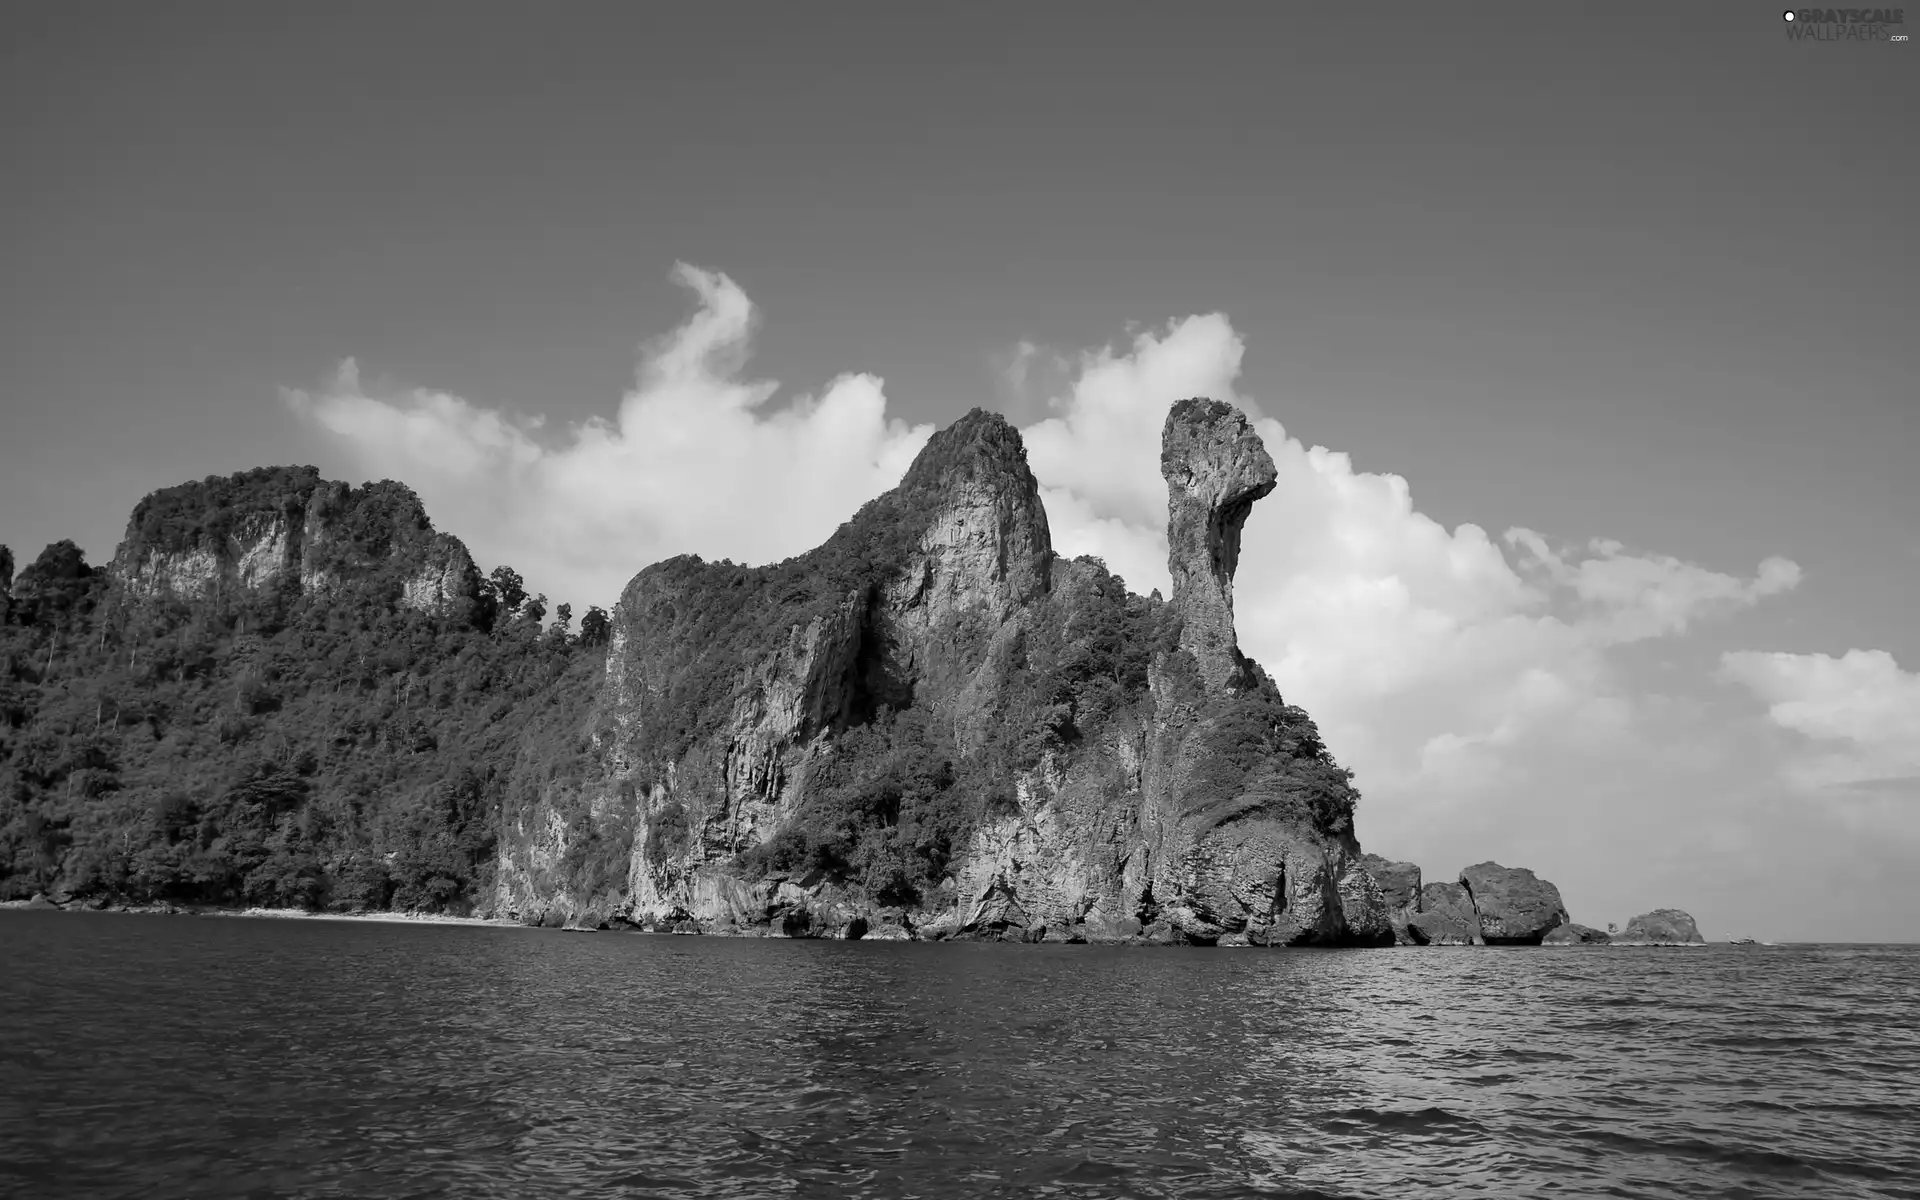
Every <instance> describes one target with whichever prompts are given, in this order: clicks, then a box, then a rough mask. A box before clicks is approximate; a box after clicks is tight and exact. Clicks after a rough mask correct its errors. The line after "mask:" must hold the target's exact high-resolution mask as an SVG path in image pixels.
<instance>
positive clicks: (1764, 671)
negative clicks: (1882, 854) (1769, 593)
mask: <svg viewBox="0 0 1920 1200" xmlns="http://www.w3.org/2000/svg"><path fill="white" fill-rule="evenodd" d="M1720 664H1721V673H1722V675H1723V676H1724V677H1725V678H1727V679H1728V680H1730V681H1732V682H1734V683H1738V684H1741V685H1743V686H1745V687H1746V688H1748V689H1749V690H1751V691H1752V692H1753V693H1754V694H1755V695H1757V696H1758V697H1760V699H1761V700H1763V701H1765V702H1766V703H1767V704H1768V706H1769V707H1768V709H1767V716H1768V718H1769V720H1771V721H1772V723H1773V724H1774V725H1775V726H1778V727H1779V728H1781V729H1784V730H1790V731H1792V732H1793V733H1795V734H1799V735H1801V736H1802V737H1803V738H1805V739H1806V740H1807V742H1808V743H1810V745H1807V746H1805V747H1804V748H1802V749H1800V750H1799V752H1797V753H1795V754H1793V755H1792V756H1791V757H1789V758H1788V760H1787V761H1786V764H1785V773H1786V777H1787V779H1788V781H1789V782H1791V783H1792V784H1793V785H1794V786H1795V787H1796V788H1798V789H1800V790H1802V791H1806V792H1814V793H1828V792H1830V791H1831V790H1833V789H1846V790H1848V791H1851V792H1854V793H1856V794H1855V795H1852V796H1849V797H1846V798H1845V799H1846V801H1847V806H1848V810H1849V811H1853V812H1856V813H1857V812H1859V810H1860V806H1862V805H1864V806H1866V807H1867V808H1868V809H1870V810H1871V811H1870V812H1869V813H1868V814H1867V815H1879V816H1885V817H1890V818H1893V821H1892V824H1894V825H1897V826H1901V827H1906V828H1909V829H1913V830H1915V831H1920V672H1909V671H1903V670H1901V669H1900V665H1899V664H1898V663H1897V662H1895V661H1894V658H1893V655H1891V654H1889V653H1887V652H1886V651H1884V650H1849V651H1847V652H1846V653H1845V654H1844V655H1841V656H1840V657H1839V658H1834V657H1832V656H1830V655H1825V654H1787V653H1766V652H1762V651H1756V650H1740V651H1734V652H1730V653H1727V654H1724V655H1722V656H1721V660H1720ZM1902 801H1904V804H1902Z"/></svg>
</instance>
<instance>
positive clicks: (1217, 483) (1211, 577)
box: [1160, 398, 1278, 693]
mask: <svg viewBox="0 0 1920 1200" xmlns="http://www.w3.org/2000/svg"><path fill="white" fill-rule="evenodd" d="M1160 474H1161V475H1163V476H1165V477H1166V480H1167V567H1168V569H1169V570H1170V571H1171V572H1172V575H1173V605H1174V608H1175V609H1176V610H1177V611H1178V612H1179V613H1180V616H1181V620H1182V622H1183V624H1182V627H1181V631H1180V647H1181V649H1183V650H1186V651H1188V652H1190V653H1191V654H1192V655H1193V656H1194V658H1195V659H1197V660H1198V661H1199V664H1200V677H1201V678H1202V679H1203V680H1205V681H1206V686H1207V690H1208V691H1209V692H1215V693H1219V692H1224V691H1227V690H1229V689H1231V688H1233V687H1235V686H1236V685H1237V684H1238V681H1239V680H1240V679H1241V677H1242V674H1243V672H1244V669H1245V660H1244V659H1242V658H1241V655H1240V645H1239V641H1238V639H1237V638H1236V637H1235V636H1234V632H1233V573H1234V570H1235V568H1236V567H1238V566H1239V565H1240V527H1241V526H1242V525H1244V524H1246V520H1247V514H1248V513H1249V512H1251V511H1253V502H1254V501H1255V500H1258V499H1260V497H1262V496H1264V495H1266V494H1267V493H1268V492H1271V491H1272V490H1273V485H1274V482H1275V480H1276V479H1277V478H1278V474H1277V472H1276V471H1275V470H1274V466H1273V459H1272V458H1271V457H1269V456H1268V454H1267V448H1266V446H1265V445H1264V444H1263V443H1262V442H1261V441H1260V435H1259V434H1257V433H1255V432H1254V431H1253V427H1252V426H1250V425H1248V424H1247V419H1246V417H1245V416H1243V415H1241V413H1240V410H1239V409H1236V408H1234V407H1233V406H1232V405H1230V404H1222V403H1221V402H1219V401H1218V400H1203V399H1198V398H1196V399H1191V400H1182V401H1180V402H1179V403H1177V404H1175V405H1174V406H1173V410H1172V411H1171V412H1169V413H1168V414H1167V423H1166V426H1165V427H1164V428H1163V429H1162V431H1161V434H1160Z"/></svg>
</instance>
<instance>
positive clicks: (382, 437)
mask: <svg viewBox="0 0 1920 1200" xmlns="http://www.w3.org/2000/svg"><path fill="white" fill-rule="evenodd" d="M674 279H675V281H676V282H678V283H680V284H682V285H683V286H685V287H687V288H689V289H690V290H691V291H692V292H693V293H694V295H695V297H696V298H697V299H698V301H699V304H698V307H697V309H696V311H695V312H694V314H693V316H692V317H691V318H689V319H688V320H687V322H686V323H685V324H684V325H682V326H681V327H680V328H679V329H678V330H677V331H675V332H674V333H673V334H671V335H670V336H668V337H665V338H662V339H660V340H658V341H656V342H654V343H652V344H650V345H648V346H646V347H644V348H643V350H642V352H641V355H640V361H639V365H638V369H637V371H636V377H635V383H634V387H633V389H632V390H631V391H629V392H628V393H627V394H626V396H625V397H624V398H623V399H622V400H621V403H620V406H619V409H618V412H617V413H616V415H615V417H614V418H613V419H612V420H610V421H609V420H605V419H596V420H591V421H588V422H585V423H584V424H581V425H578V426H575V427H572V428H570V429H568V430H565V431H564V432H563V433H562V434H561V435H560V436H559V437H557V438H555V439H551V440H544V441H543V440H541V439H540V438H539V437H538V432H539V428H540V421H539V420H538V419H537V418H527V417H522V416H517V415H514V414H511V413H508V412H502V411H496V410H492V409H486V408H482V407H479V406H477V405H475V404H473V403H471V402H469V401H467V400H464V399H461V398H460V397H457V396H449V395H446V394H445V393H440V392H434V391H430V390H427V389H424V388H418V389H412V390H398V389H387V390H381V389H368V388H366V387H364V386H363V385H362V382H361V379H360V373H359V370H358V368H357V365H356V364H355V363H354V362H353V361H352V360H349V361H347V362H346V363H345V364H343V365H342V366H341V368H340V370H339V372H338V374H337V375H336V376H335V377H334V378H333V380H332V381H331V382H330V383H329V384H327V385H326V386H325V387H323V388H320V389H318V390H315V391H300V390H288V391H286V392H285V393H284V397H285V399H286V401H287V403H288V404H289V405H291V406H292V407H293V409H294V410H295V411H296V412H299V413H301V414H303V415H304V416H305V417H307V418H308V419H310V420H311V421H312V422H313V423H315V424H316V425H318V426H319V427H320V428H322V429H324V430H326V431H327V432H329V433H330V434H332V435H334V436H335V437H337V438H338V439H339V440H340V441H341V442H342V443H344V444H345V445H346V446H347V447H348V448H349V449H350V450H351V451H352V452H353V453H354V455H355V456H356V458H357V459H358V461H359V462H360V464H361V465H362V466H363V467H364V468H365V469H366V470H367V472H368V473H369V474H372V475H376V476H379V475H387V476H392V477H394V478H397V479H402V480H405V481H406V482H408V483H409V484H411V485H413V486H414V487H415V488H416V490H418V491H419V492H420V493H421V495H422V497H423V498H424V499H425V500H426V502H427V508H428V511H429V512H430V513H432V514H433V516H434V517H435V519H436V520H437V521H438V522H439V523H440V524H441V525H442V527H445V528H449V529H451V530H452V531H453V532H455V533H457V534H459V535H460V536H461V537H462V538H463V539H464V540H465V541H466V542H467V543H468V545H469V546H470V547H471V549H472V550H473V552H474V555H475V557H476V558H478V559H480V560H481V561H482V562H483V563H500V562H511V563H512V564H513V565H514V566H515V567H516V568H517V569H519V570H520V571H521V573H522V574H523V575H525V576H526V577H527V579H528V581H529V583H530V584H532V585H533V586H535V587H539V588H543V589H546V590H547V591H549V592H551V593H552V595H553V598H554V599H555V600H556V601H558V600H571V601H573V602H574V603H575V604H576V605H581V606H584V605H585V604H587V603H601V604H607V603H611V601H612V600H613V599H614V598H615V597H616V596H618V594H619V592H620V589H621V588H622V587H624V586H625V584H626V582H627V580H628V579H629V578H631V577H632V575H633V573H634V572H635V571H636V570H637V569H639V568H640V567H641V566H644V565H646V564H647V563H650V562H654V561H656V560H658V559H661V558H666V557H670V556H672V555H675V554H682V553H698V554H700V555H702V556H703V557H706V558H710V559H718V558H734V559H738V560H741V561H746V562H755V563H758V562H766V561H770V560H777V559H780V558H783V557H786V556H788V555H791V554H794V553H796V552H798V551H801V550H804V549H806V548H807V547H809V546H812V545H814V544H816V543H818V542H820V541H822V540H824V539H825V538H826V536H827V535H828V534H830V533H832V532H833V530H834V528H835V527H836V526H837V525H838V524H839V523H840V522H841V521H843V520H845V519H846V517H847V516H848V515H849V514H850V513H852V512H853V510H854V509H856V508H858V507H859V506H860V505H861V504H862V503H864V502H865V501H867V500H869V499H871V498H873V497H874V496H875V495H877V494H879V493H880V492H883V491H885V490H886V489H887V488H889V487H891V486H893V484H895V483H896V482H898V481H899V479H900V477H901V476H902V475H903V474H904V473H905V472H906V468H907V466H908V465H909V464H910V463H911V462H912V461H913V456H914V455H915V454H917V453H918V452H919V450H920V448H921V446H923V445H925V444H926V440H927V438H928V436H929V435H930V434H931V433H932V426H924V425H923V426H915V427H909V426H908V425H906V424H905V423H903V422H901V421H898V420H892V419H889V418H888V417H887V414H886V397H885V394H884V391H883V388H882V383H881V381H880V380H879V379H877V378H875V377H874V376H872V375H864V374H848V375H842V376H840V377H839V378H837V379H835V380H833V381H832V382H831V383H829V384H828V385H827V387H826V389H825V390H824V391H822V392H821V393H820V394H819V395H817V396H810V395H803V396H799V397H797V398H796V399H794V400H793V401H792V402H791V403H790V404H788V405H786V406H784V407H778V408H775V407H771V406H770V405H769V403H768V402H769V401H770V400H771V399H772V398H773V397H774V396H775V394H776V393H777V392H778V390H779V389H778V385H777V384H776V383H773V382H771V381H754V380H746V379H742V378H741V377H740V376H741V372H742V370H743V368H744V366H745V363H746V360H747V355H748V351H749V349H750V339H751V335H752V332H753V328H754V324H755V321H756V316H757V314H756V312H755V309H754V306H753V304H752V302H751V301H750V300H749V299H748V298H747V295H746V293H745V292H743V291H742V290H741V289H740V288H739V287H738V286H737V285H736V284H735V283H734V282H733V281H732V280H731V279H729V278H727V277H726V276H725V275H722V274H718V273H716V272H711V271H703V270H700V269H698V268H696V267H691V266H688V265H686V264H680V265H679V266H677V267H676V268H675V270H674Z"/></svg>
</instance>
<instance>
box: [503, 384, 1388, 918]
mask: <svg viewBox="0 0 1920 1200" xmlns="http://www.w3.org/2000/svg"><path fill="white" fill-rule="evenodd" d="M1162 473H1163V475H1164V476H1165V477H1166V479H1167V482H1168V490H1169V521H1168V534H1169V556H1168V557H1169V566H1170V568H1171V570H1172V574H1173V578H1174V587H1173V596H1172V599H1171V600H1170V601H1166V602H1162V601H1160V600H1159V598H1158V597H1157V596H1156V597H1153V598H1150V599H1143V598H1141V597H1139V596H1134V595H1130V594H1129V593H1128V592H1127V591H1126V589H1125V588H1124V586H1123V585H1122V584H1121V582H1120V581H1119V580H1118V579H1116V578H1114V577H1113V576H1112V575H1111V574H1109V573H1108V572H1107V571H1106V570H1105V568H1104V567H1103V566H1102V565H1101V564H1100V563H1099V562H1097V561H1096V560H1091V559H1079V560H1075V561H1071V562H1070V561H1066V560H1063V559H1060V558H1059V557H1057V556H1056V555H1055V554H1054V553H1053V550H1052V542H1051V537H1050V534H1049V531H1048V528H1047V521H1046V513H1045V511H1044V509H1043V508H1042V506H1041V504H1040V498H1039V489H1038V485H1037V484H1036V482H1035V481H1034V478H1033V475H1032V473H1031V471H1030V470H1029V469H1028V467H1027V463H1026V457H1025V452H1024V448H1023V446H1022V444H1021V440H1020V436H1019V434H1018V433H1017V432H1016V431H1015V430H1014V429H1013V428H1012V427H1011V426H1010V425H1008V424H1007V423H1006V422H1005V421H1004V420H1002V419H1001V418H999V417H997V416H993V415H990V414H987V413H984V412H979V411H976V412H974V413H971V414H969V415H968V416H967V417H965V418H964V419H962V420H961V421H959V422H957V423H956V424H955V425H953V426H951V427H949V428H947V429H945V430H942V431H941V432H939V433H938V434H936V435H935V436H934V437H933V439H932V440H931V441H930V442H929V443H928V445H927V447H926V449H925V450H924V451H923V452H922V453H921V454H920V456H919V458H918V459H917V460H916V461H915V462H914V464H913V466H912V468H911V469H910V470H909V471H908V472H907V475H906V477H905V478H904V479H903V480H902V481H901V483H900V486H899V487H897V488H896V489H894V490H893V491H892V492H889V493H888V494H887V495H885V496H882V497H880V498H879V499H878V500H875V501H873V502H872V503H870V504H868V505H867V506H865V507H864V508H863V509H862V510H861V511H860V512H859V513H858V514H856V515H855V517H854V518H853V519H852V520H851V521H849V522H848V523H847V524H846V525H844V526H842V527H841V528H840V530H839V531H838V532H836V533H835V534H834V535H833V537H831V538H830V539H828V541H827V542H826V543H825V544H824V545H822V546H821V547H820V548H819V549H817V550H814V551H812V552H810V553H808V554H805V555H801V556H800V557H798V558H795V559H790V560H788V561H786V562H784V563H779V564H776V565H774V566H770V567H765V568H759V569H749V568H744V567H738V566H734V565H733V564H731V563H707V562H703V561H702V560H700V559H698V558H693V557H683V558H677V559H672V560H668V561H666V562H662V563H657V564H655V565H653V566H651V567H648V568H647V569H646V570H644V571H642V572H641V573H640V574H639V575H637V576H636V577H635V578H634V580H633V582H632V583H631V584H629V585H628V587H627V589H626V591H625V592H624V593H623V595H622V597H621V600H620V603H619V605H618V606H617V608H616V610H615V613H614V617H613V636H612V645H611V647H610V652H609V656H608V662H607V671H606V677H605V682H604V685H603V687H602V690H601V694H600V698H599V701H598V702H597V707H596V715H595V717H594V727H593V734H592V755H593V759H594V762H595V764H596V766H595V771H594V774H595V776H596V779H595V781H594V782H592V783H590V784H589V785H587V786H585V787H583V788H581V789H580V790H579V792H578V793H577V794H574V795H564V794H558V793H549V794H547V795H544V796H542V797H541V798H539V799H538V800H537V801H536V802H534V803H532V804H529V805H527V806H525V807H523V808H521V809H519V810H518V811H516V812H512V813H510V814H509V819H510V821H511V828H510V830H509V836H508V838H507V842H506V846H505V847H504V853H503V855H502V857H501V860H500V863H499V871H498V878H499V880H500V890H499V893H498V897H497V900H496V907H497V908H498V909H499V910H500V911H503V912H513V913H516V914H519V915H520V916H521V918H522V919H528V920H542V919H548V918H549V915H550V914H551V913H553V912H555V911H560V912H564V913H565V914H566V919H567V920H568V921H570V922H574V923H581V924H588V925H592V924H598V923H602V922H606V921H610V920H616V919H626V920H629V921H633V922H635V923H640V924H645V925H649V926H652V927H658V928H669V927H681V926H687V927H694V928H699V929H703V930H708V931H714V932H728V931H732V932H746V933H771V934H810V935H811V934H826V935H829V936H856V935H865V936H876V935H880V936H902V935H911V936H915V937H938V938H951V937H991V938H999V939H1006V940H1021V941H1033V940H1068V941H1076V940H1095V941H1113V940H1136V939H1137V940H1147V941H1185V942H1196V943H1214V942H1250V943H1270V944H1351V943H1363V944H1384V943H1388V942H1391V941H1392V939H1393V934H1392V930H1391V928H1390V926H1389V923H1388V911H1387V905H1386V902H1385V900H1384V899H1383V897H1382V895H1381V892H1380V889H1379V887H1378V886H1377V884H1376V883H1375V881H1374V879H1373V877H1372V876H1371V875H1370V874H1369V873H1368V872H1367V871H1366V870H1365V869H1364V867H1362V866H1361V863H1360V856H1359V847H1358V845H1357V844H1356V842H1355V839H1354V835H1353V829H1352V812H1353V802H1354V792H1353V790H1352V787H1351V784H1350V782H1349V773H1348V772H1346V771H1345V770H1343V769H1341V768H1340V767H1338V766H1337V765H1336V764H1335V763H1334V762H1333V760H1332V758H1331V756H1330V755H1329V754H1328V752H1327V750H1326V748H1325V747H1324V746H1323V745H1322V744H1321V742H1320V740H1319V736H1318V732H1317V731H1316V730H1315V729H1314V727H1313V724H1312V722H1311V721H1310V720H1309V719H1308V718H1307V716H1306V714H1305V713H1303V712H1301V711H1300V710H1299V709H1297V708H1294V707H1292V706H1290V705H1287V704H1285V703H1284V702H1283V701H1282V700H1281V698H1280V696H1279V694H1278V692H1277V691H1276V690H1275V688H1274V686H1273V684H1272V682H1271V681H1270V680H1269V679H1268V678H1267V677H1266V675H1265V673H1264V672H1263V671H1261V670H1260V668H1259V667H1258V665H1257V664H1254V663H1252V662H1251V661H1249V660H1248V659H1246V657H1245V656H1244V655H1242V654H1241V652H1240V650H1239V646H1238V644H1237V640H1236V638H1235V637H1234V632H1233V602H1232V584H1233V575H1234V571H1235V568H1236V566H1237V563H1238V556H1239V540H1240V529H1241V526H1242V524H1243V523H1244V521H1245V519H1246V516H1247V513H1248V511H1249V510H1250V508H1251V506H1252V504H1253V503H1254V502H1255V501H1256V500H1257V499H1259V498H1260V497H1261V496H1263V495H1265V494H1266V493H1267V492H1269V491H1271V490H1272V487H1273V483H1274V468H1273V464H1272V460H1271V459H1270V458H1269V457H1268V456H1267V453H1266V450H1265V448H1264V447H1263V446H1262V445H1261V443H1260V439H1259V437H1258V436H1257V435H1256V434H1255V433H1254V432H1253V431H1252V429H1251V427H1249V426H1248V424H1247V422H1246V420H1245V418H1244V417H1242V416H1241V414H1240V413H1239V412H1238V411H1236V410H1235V409H1233V408H1231V407H1230V406H1228V405H1225V404H1219V403H1215V402H1211V401H1206V400H1186V401H1182V402H1180V403H1178V404H1176V405H1174V406H1173V408H1172V410H1171V412H1170V413H1169V414H1168V417H1167V421H1166V426H1165V430H1164V436H1163V454H1162ZM622 842H626V843H629V844H630V845H631V847H632V849H631V852H630V855H629V860H628V861H629V870H628V871H627V872H626V873H625V874H624V877H623V878H617V879H611V878H605V877H603V878H601V879H599V880H596V881H594V882H592V883H591V884H590V885H589V884H588V883H586V882H585V881H583V880H582V879H581V878H580V877H579V876H578V875H577V874H569V872H567V871H566V870H565V869H564V863H565V862H566V861H567V859H568V858H569V856H573V855H577V854H578V853H579V852H580V847H581V846H582V845H583V844H585V845H588V846H592V845H597V844H616V845H617V844H621V843H622Z"/></svg>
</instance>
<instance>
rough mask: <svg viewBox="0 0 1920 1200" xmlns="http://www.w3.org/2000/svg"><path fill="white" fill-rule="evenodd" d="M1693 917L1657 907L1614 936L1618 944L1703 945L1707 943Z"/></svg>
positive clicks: (1614, 940)
mask: <svg viewBox="0 0 1920 1200" xmlns="http://www.w3.org/2000/svg"><path fill="white" fill-rule="evenodd" d="M1706 940H1707V939H1706V938H1704V937H1701V936H1700V927H1699V926H1698V925H1696V924H1694V921H1693V918H1692V917H1691V916H1689V915H1688V914H1686V913H1684V912H1681V911H1680V910H1679V909H1677V908H1656V909H1654V910H1653V911H1652V912H1649V913H1641V914H1640V915H1639V916H1637V917H1635V918H1634V919H1633V920H1631V921H1628V922H1627V927H1626V928H1625V929H1622V930H1621V931H1620V932H1619V933H1618V934H1616V935H1615V936H1614V937H1613V944H1614V945H1616V946H1700V945H1704V944H1706Z"/></svg>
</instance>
